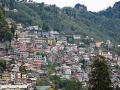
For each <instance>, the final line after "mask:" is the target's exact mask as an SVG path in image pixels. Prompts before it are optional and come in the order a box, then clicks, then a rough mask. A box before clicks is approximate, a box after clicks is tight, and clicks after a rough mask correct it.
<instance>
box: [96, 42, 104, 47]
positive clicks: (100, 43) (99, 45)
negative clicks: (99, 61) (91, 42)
mask: <svg viewBox="0 0 120 90" xmlns="http://www.w3.org/2000/svg"><path fill="white" fill-rule="evenodd" d="M102 44H103V41H101V42H96V43H95V45H96V47H98V48H99V47H101V45H102Z"/></svg>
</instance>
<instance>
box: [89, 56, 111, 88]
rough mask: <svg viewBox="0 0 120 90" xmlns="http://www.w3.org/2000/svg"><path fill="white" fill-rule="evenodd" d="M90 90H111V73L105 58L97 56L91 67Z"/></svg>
mask: <svg viewBox="0 0 120 90" xmlns="http://www.w3.org/2000/svg"><path fill="white" fill-rule="evenodd" d="M91 67H92V68H91V69H92V70H91V75H90V80H89V90H111V80H110V74H109V73H110V71H109V68H108V66H107V64H106V61H105V58H104V57H103V56H96V57H95V58H94V61H93V64H92V66H91Z"/></svg>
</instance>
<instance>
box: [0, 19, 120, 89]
mask: <svg viewBox="0 0 120 90" xmlns="http://www.w3.org/2000/svg"><path fill="white" fill-rule="evenodd" d="M9 27H11V23H10V20H9ZM16 27H17V28H16V31H15V37H14V38H13V40H12V41H11V48H10V49H9V50H8V51H6V50H5V48H6V47H7V46H9V45H8V44H7V43H4V44H3V43H1V44H0V53H1V54H0V56H1V58H2V59H4V60H6V62H8V61H12V60H14V63H12V64H10V65H9V64H8V66H7V67H8V68H7V70H5V71H4V72H1V73H0V89H2V90H13V89H14V90H24V89H28V90H32V86H33V85H35V83H36V80H37V79H38V78H43V77H46V76H47V75H48V71H47V66H48V64H53V65H54V72H53V73H52V74H51V76H54V75H57V76H58V77H60V78H61V79H71V78H75V79H77V80H79V81H80V82H82V83H83V85H86V82H88V81H89V73H90V70H91V67H90V65H91V63H92V59H91V58H92V57H94V56H96V55H102V56H104V57H106V60H107V62H108V64H109V65H110V66H111V71H112V73H111V80H112V82H113V83H114V86H116V85H119V86H120V72H119V68H118V67H120V57H119V56H118V55H117V54H115V53H113V52H111V51H110V50H109V49H110V48H112V47H113V44H112V43H111V42H110V41H109V40H108V41H107V42H105V43H104V42H97V41H95V40H94V39H93V38H89V37H88V36H85V37H82V36H81V35H62V34H60V33H59V32H57V31H43V30H42V28H39V27H38V26H29V27H26V28H23V26H22V25H21V24H16ZM71 36H72V38H71ZM71 41H73V42H74V43H73V42H72V43H70V42H71Z"/></svg>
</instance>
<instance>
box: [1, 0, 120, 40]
mask: <svg viewBox="0 0 120 90" xmlns="http://www.w3.org/2000/svg"><path fill="white" fill-rule="evenodd" d="M1 2H2V3H3V6H4V7H8V8H9V9H10V11H8V12H6V16H7V17H10V18H12V19H13V20H15V21H16V22H20V23H23V24H24V25H26V26H28V25H39V26H40V27H42V28H43V30H47V31H49V30H57V31H59V32H61V33H68V34H82V35H88V36H90V37H94V38H96V39H103V40H107V39H110V40H113V41H116V42H118V41H120V30H119V27H120V2H117V3H115V5H114V6H113V7H109V8H108V9H107V10H104V11H101V12H98V13H95V12H90V11H87V7H86V6H84V5H81V4H76V5H75V7H74V8H71V7H64V8H62V9H61V8H59V7H57V6H56V5H46V4H44V3H28V2H25V1H24V0H23V2H22V1H21V2H18V1H16V0H1ZM15 10H16V12H14V11H15Z"/></svg>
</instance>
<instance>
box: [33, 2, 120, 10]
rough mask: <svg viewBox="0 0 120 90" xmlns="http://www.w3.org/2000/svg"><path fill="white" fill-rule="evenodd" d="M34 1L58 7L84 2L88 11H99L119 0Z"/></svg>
mask: <svg viewBox="0 0 120 90" xmlns="http://www.w3.org/2000/svg"><path fill="white" fill-rule="evenodd" d="M34 1H36V2H45V3H46V4H56V5H57V6H59V7H65V6H71V7H73V6H74V5H75V4H76V3H80V4H84V5H85V6H87V8H88V10H89V11H95V12H97V11H100V10H103V9H106V8H107V7H109V6H113V5H114V3H115V2H117V1H120V0H34Z"/></svg>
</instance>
